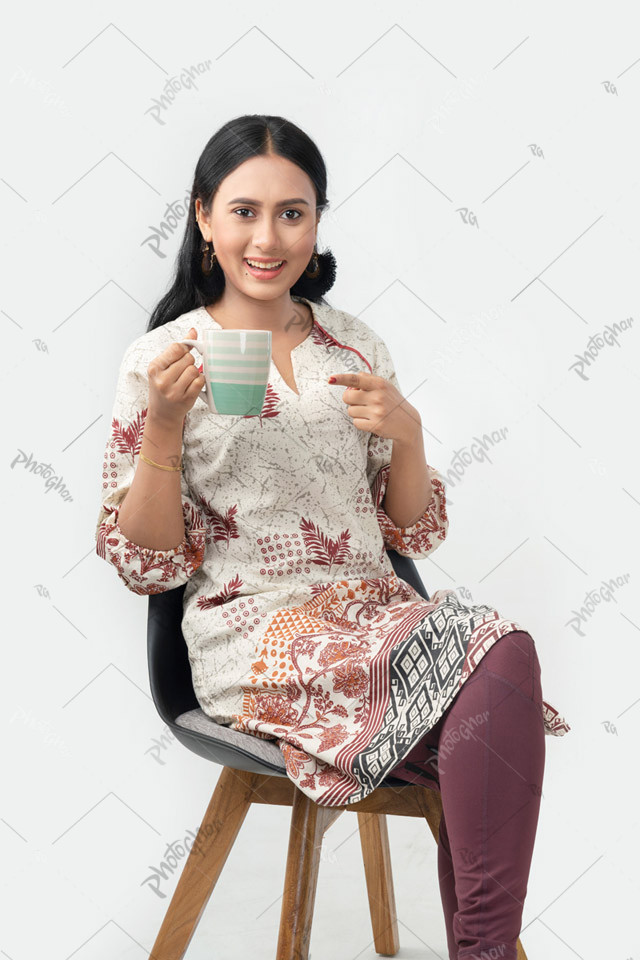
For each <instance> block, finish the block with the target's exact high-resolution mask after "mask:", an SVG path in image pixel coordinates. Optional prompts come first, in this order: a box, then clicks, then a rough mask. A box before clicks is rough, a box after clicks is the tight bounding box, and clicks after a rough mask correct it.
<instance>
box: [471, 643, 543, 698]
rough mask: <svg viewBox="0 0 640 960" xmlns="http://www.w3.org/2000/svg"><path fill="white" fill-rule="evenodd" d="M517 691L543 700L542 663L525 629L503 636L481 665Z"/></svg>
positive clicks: (528, 696)
mask: <svg viewBox="0 0 640 960" xmlns="http://www.w3.org/2000/svg"><path fill="white" fill-rule="evenodd" d="M483 664H484V669H485V670H486V671H488V672H489V673H491V674H492V675H493V676H497V677H500V678H501V679H502V680H503V681H504V682H505V683H507V684H509V685H510V686H511V687H514V688H515V689H516V690H518V691H519V692H520V693H521V694H522V695H523V696H525V697H527V698H528V699H530V700H534V701H541V699H542V690H541V683H540V661H539V659H538V652H537V650H536V645H535V641H534V639H533V637H532V636H531V634H530V633H527V632H526V631H524V630H512V631H511V632H510V633H505V634H503V636H502V637H500V638H499V639H498V640H496V642H495V643H494V644H493V646H492V647H491V648H490V650H489V651H488V652H487V653H486V654H485V655H484V657H483V658H482V660H481V661H480V664H479V666H482V665H483Z"/></svg>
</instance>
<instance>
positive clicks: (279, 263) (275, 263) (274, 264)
mask: <svg viewBox="0 0 640 960" xmlns="http://www.w3.org/2000/svg"><path fill="white" fill-rule="evenodd" d="M242 260H243V263H246V264H248V265H249V266H250V267H253V268H254V270H278V269H279V268H280V267H283V266H284V264H285V263H286V262H287V261H286V260H267V261H262V260H253V259H252V258H251V257H243V258H242Z"/></svg>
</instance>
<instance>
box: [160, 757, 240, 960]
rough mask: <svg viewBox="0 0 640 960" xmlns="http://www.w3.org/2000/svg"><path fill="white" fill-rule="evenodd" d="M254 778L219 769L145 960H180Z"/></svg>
mask: <svg viewBox="0 0 640 960" xmlns="http://www.w3.org/2000/svg"><path fill="white" fill-rule="evenodd" d="M254 780H255V775H254V774H252V773H247V772H245V771H244V770H233V769H232V768H231V767H224V768H223V769H222V772H221V773H220V776H219V778H218V782H217V784H216V788H215V790H214V791H213V795H212V797H211V801H210V803H209V806H208V808H207V812H206V813H205V816H204V820H203V821H202V823H201V824H200V829H199V830H198V835H197V837H196V839H195V841H194V844H193V846H192V848H191V851H190V853H189V856H188V857H187V860H186V863H185V865H184V868H183V870H182V874H181V875H180V879H179V881H178V885H177V887H176V889H175V891H174V894H173V897H172V898H171V903H170V904H169V907H168V909H167V912H166V914H165V918H164V920H163V922H162V926H161V927H160V931H159V933H158V936H157V937H156V941H155V943H154V945H153V950H152V951H151V954H150V960H182V958H183V957H184V955H185V953H186V950H187V947H188V946H189V943H190V942H191V937H192V936H193V934H194V932H195V929H196V927H197V925H198V921H199V920H200V917H201V916H202V913H203V911H204V908H205V907H206V905H207V902H208V900H209V897H210V896H211V894H212V892H213V888H214V887H215V885H216V883H217V881H218V878H219V876H220V874H221V873H222V868H223V867H224V865H225V863H226V860H227V857H228V856H229V852H230V850H231V848H232V846H233V844H234V842H235V839H236V837H237V836H238V831H239V830H240V827H241V826H242V824H243V822H244V818H245V817H246V815H247V811H248V810H249V807H250V806H251V797H252V793H253V784H254Z"/></svg>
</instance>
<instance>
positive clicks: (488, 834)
mask: <svg viewBox="0 0 640 960" xmlns="http://www.w3.org/2000/svg"><path fill="white" fill-rule="evenodd" d="M544 762H545V733H544V723H543V715H542V689H541V684H540V663H539V661H538V655H537V652H536V648H535V644H534V641H533V639H532V637H531V636H530V635H529V634H528V633H525V632H524V631H520V630H519V631H513V632H512V633H508V634H505V635H504V636H502V637H500V639H499V640H497V641H496V642H495V643H494V645H493V646H492V647H491V649H490V650H489V652H488V653H486V654H485V655H484V657H483V658H482V660H481V661H480V663H479V664H478V666H477V667H476V668H475V670H474V671H473V673H472V674H471V676H470V677H469V678H468V680H466V681H465V683H464V684H463V686H462V687H461V688H460V690H459V691H458V693H457V695H456V698H455V700H454V701H453V703H452V704H451V705H450V706H449V707H448V709H447V710H445V712H444V713H443V715H442V716H441V717H440V719H439V721H438V722H437V724H436V725H435V727H433V728H432V729H431V730H429V732H428V733H427V734H426V735H425V736H424V737H423V738H422V739H421V740H420V742H419V743H418V744H417V745H416V746H415V747H414V748H413V750H412V751H411V753H410V754H409V755H408V756H407V757H406V758H405V760H404V761H403V762H402V764H400V765H399V766H398V767H396V768H395V769H394V770H393V771H391V776H393V777H399V778H400V779H402V780H408V781H410V782H413V783H418V784H422V785H424V786H428V787H431V788H432V789H436V790H439V791H440V793H441V796H442V818H441V820H440V833H439V839H438V879H439V883H440V895H441V898H442V905H443V907H444V914H445V923H446V928H447V942H448V946H449V958H450V960H492V958H497V960H516V942H517V939H518V936H519V934H520V928H521V924H522V912H523V907H524V899H525V896H526V893H527V883H528V880H529V870H530V867H531V858H532V855H533V844H534V840H535V834H536V828H537V825H538V814H539V810H540V797H541V794H542V780H543V776H544Z"/></svg>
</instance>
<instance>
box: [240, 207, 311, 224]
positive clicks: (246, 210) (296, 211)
mask: <svg viewBox="0 0 640 960" xmlns="http://www.w3.org/2000/svg"><path fill="white" fill-rule="evenodd" d="M243 211H245V212H247V213H251V210H249V208H248V207H238V208H237V209H236V210H234V211H233V212H234V213H242V212H243ZM284 213H297V214H298V216H297V217H286V219H287V220H293V221H294V222H295V221H296V220H299V219H300V217H301V216H302V214H301V213H300V211H299V210H294V209H293V208H290V209H289V210H285V211H284ZM241 219H242V220H246V219H247V218H246V217H241Z"/></svg>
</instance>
